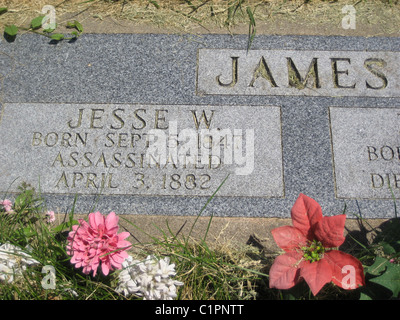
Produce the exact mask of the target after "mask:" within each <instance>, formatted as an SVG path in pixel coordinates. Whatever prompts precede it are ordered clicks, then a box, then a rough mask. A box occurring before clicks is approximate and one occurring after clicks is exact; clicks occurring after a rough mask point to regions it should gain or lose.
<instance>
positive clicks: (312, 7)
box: [0, 0, 400, 36]
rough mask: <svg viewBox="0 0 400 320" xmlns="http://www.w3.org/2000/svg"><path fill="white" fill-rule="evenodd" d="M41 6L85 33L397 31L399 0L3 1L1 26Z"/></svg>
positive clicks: (21, 20) (25, 19)
mask: <svg viewBox="0 0 400 320" xmlns="http://www.w3.org/2000/svg"><path fill="white" fill-rule="evenodd" d="M44 5H52V6H54V7H55V9H56V14H57V16H56V17H57V23H58V24H59V25H62V24H63V23H65V22H66V21H68V20H71V19H76V20H78V21H80V22H81V23H82V25H83V27H84V31H85V32H86V33H193V34H205V33H224V34H226V33H231V34H248V33H249V24H250V23H251V19H250V15H249V12H251V15H252V16H253V17H254V22H255V30H256V34H278V35H284V34H292V35H345V36H399V35H400V3H398V1H395V0H390V1H389V0H381V1H378V0H358V1H348V0H337V1H320V0H312V1H309V0H295V1H284V0H270V1H267V0H264V1H249V0H247V1H245V0H231V1H225V0H208V1H207V0H191V1H186V0H185V1H184V0H182V1H178V0H169V1H168V0H162V1H161V0H158V1H156V0H151V1H150V0H119V1H106V0H93V1H82V0H64V1H63V0H57V1H55V0H3V1H0V6H1V7H7V8H8V12H6V13H4V14H3V15H1V16H0V27H1V28H3V27H4V26H5V25H7V24H8V25H9V24H15V25H19V26H29V23H30V21H31V20H32V19H33V18H34V17H36V16H38V15H39V14H41V10H42V8H43V6H44ZM345 5H352V6H353V8H354V10H355V12H354V14H355V19H356V20H355V22H356V24H355V29H344V28H343V27H342V20H343V18H345V16H346V15H347V14H350V12H347V13H343V12H342V9H343V7H344V6H345Z"/></svg>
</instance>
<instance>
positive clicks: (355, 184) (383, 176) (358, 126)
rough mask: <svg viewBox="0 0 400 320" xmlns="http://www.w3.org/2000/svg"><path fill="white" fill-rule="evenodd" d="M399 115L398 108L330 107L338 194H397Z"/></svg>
mask: <svg viewBox="0 0 400 320" xmlns="http://www.w3.org/2000/svg"><path fill="white" fill-rule="evenodd" d="M399 118H400V109H398V108H340V107H332V108H330V119H331V132H332V148H333V163H334V173H335V182H336V183H335V185H336V196H337V197H338V198H344V199H351V198H355V199H392V198H393V197H396V198H399V197H400V193H399V189H400V168H399V164H400V145H399V135H400V131H399V129H400V126H399V123H400V122H399ZM392 192H393V193H392Z"/></svg>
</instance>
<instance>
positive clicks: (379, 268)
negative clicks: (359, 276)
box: [367, 257, 390, 276]
mask: <svg viewBox="0 0 400 320" xmlns="http://www.w3.org/2000/svg"><path fill="white" fill-rule="evenodd" d="M389 264H390V262H389V260H388V259H385V258H382V257H376V259H375V262H374V264H373V265H372V266H369V267H368V269H367V272H368V273H370V274H371V275H374V276H379V275H381V274H382V272H384V271H385V270H386V268H387V267H388V265H389Z"/></svg>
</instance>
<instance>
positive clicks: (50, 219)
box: [45, 211, 56, 223]
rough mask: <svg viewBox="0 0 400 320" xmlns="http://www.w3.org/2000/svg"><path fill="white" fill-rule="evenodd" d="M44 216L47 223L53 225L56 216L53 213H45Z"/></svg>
mask: <svg viewBox="0 0 400 320" xmlns="http://www.w3.org/2000/svg"><path fill="white" fill-rule="evenodd" d="M45 215H46V218H47V223H53V222H54V221H56V215H55V214H54V211H47V212H46V213H45Z"/></svg>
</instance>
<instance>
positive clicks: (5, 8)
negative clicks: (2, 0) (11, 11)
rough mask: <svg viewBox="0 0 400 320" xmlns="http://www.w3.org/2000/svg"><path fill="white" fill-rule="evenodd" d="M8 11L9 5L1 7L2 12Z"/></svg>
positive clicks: (0, 12)
mask: <svg viewBox="0 0 400 320" xmlns="http://www.w3.org/2000/svg"><path fill="white" fill-rule="evenodd" d="M7 11H8V9H7V7H1V8H0V14H3V13H6V12H7Z"/></svg>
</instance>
